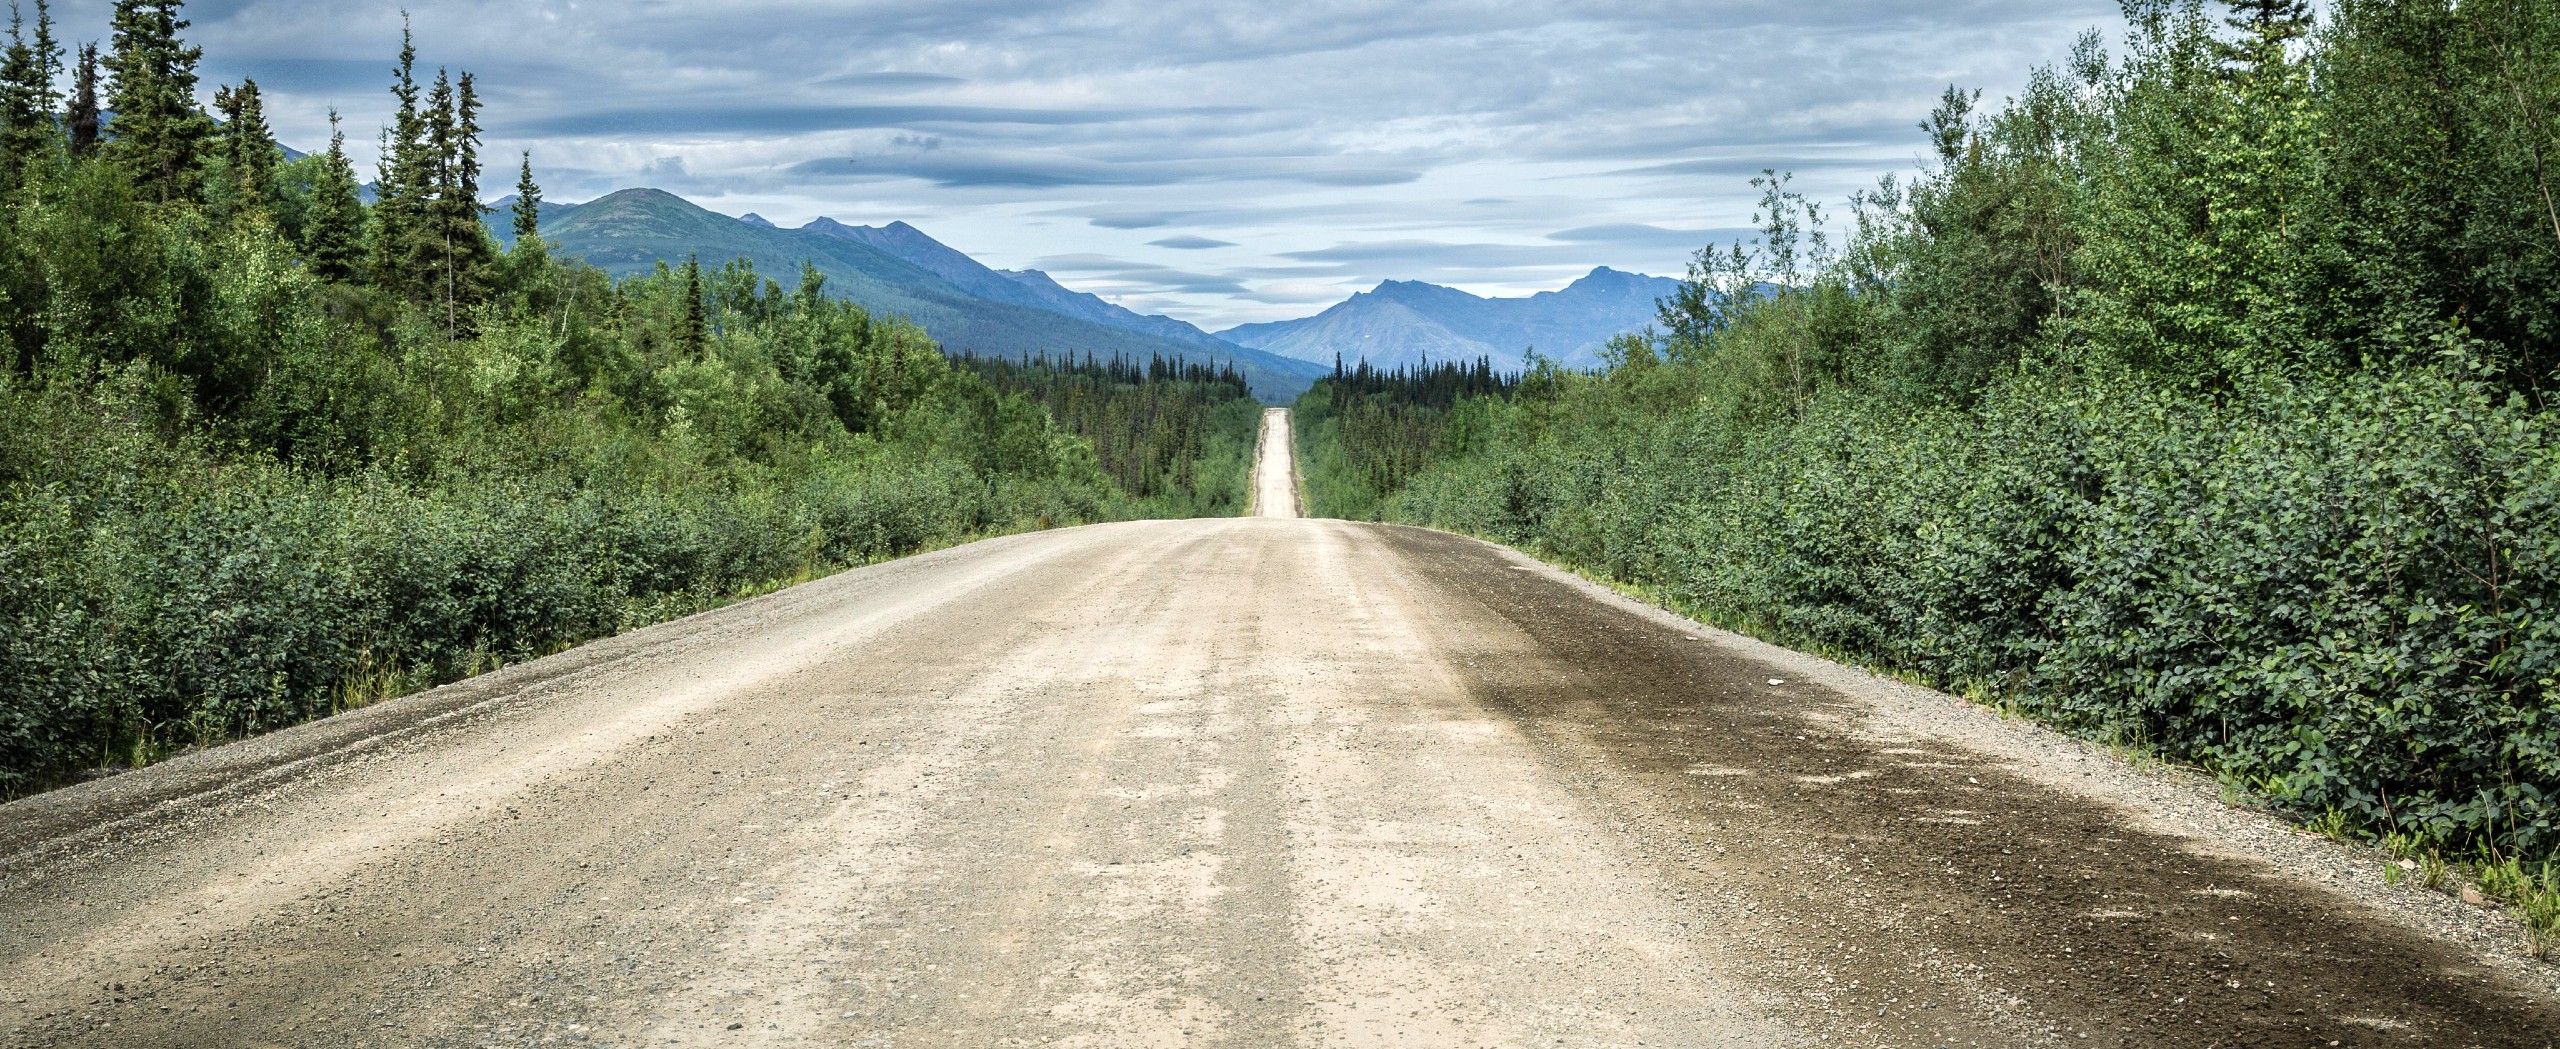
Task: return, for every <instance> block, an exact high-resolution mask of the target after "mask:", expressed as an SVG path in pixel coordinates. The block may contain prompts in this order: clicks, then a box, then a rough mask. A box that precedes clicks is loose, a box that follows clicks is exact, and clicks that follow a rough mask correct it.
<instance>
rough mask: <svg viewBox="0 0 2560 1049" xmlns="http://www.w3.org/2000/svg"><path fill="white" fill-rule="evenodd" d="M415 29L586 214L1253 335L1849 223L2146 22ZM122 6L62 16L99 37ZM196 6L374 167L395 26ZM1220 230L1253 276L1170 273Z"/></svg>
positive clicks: (390, 10)
mask: <svg viewBox="0 0 2560 1049" xmlns="http://www.w3.org/2000/svg"><path fill="white" fill-rule="evenodd" d="M403 6H405V7H406V8H407V9H408V11H409V12H410V14H411V15H412V17H413V20H414V24H415V26H416V30H417V40H418V46H419V51H420V57H421V61H422V64H423V65H424V67H425V69H426V70H428V71H429V73H430V77H431V75H432V71H433V70H434V69H436V68H438V67H450V68H452V69H454V70H456V71H459V70H462V69H470V70H472V71H474V72H475V73H477V74H478V83H479V86H480V88H481V91H482V94H483V98H484V101H485V103H486V109H485V111H484V113H483V114H482V117H483V121H484V123H486V125H487V126H488V127H489V128H490V133H489V139H488V142H487V143H486V149H485V154H486V155H488V156H493V157H494V156H507V157H512V156H513V155H514V154H515V152H516V151H517V150H519V149H530V150H532V151H533V153H534V159H535V164H536V172H537V176H538V177H540V178H542V179H543V181H544V185H545V188H546V189H547V190H549V191H550V192H551V193H552V194H553V195H554V196H557V197H559V198H560V199H582V198H592V197H595V196H598V195H601V194H603V193H605V192H609V191H611V190H613V189H618V188H623V187H627V186H632V185H638V184H643V183H645V182H657V183H659V184H662V185H666V186H667V188H670V189H674V190H677V191H679V192H683V193H685V194H686V195H687V196H689V197H692V198H694V199H696V200H697V201H701V202H703V203H706V204H714V205H717V206H718V207H719V209H720V210H724V211H728V212H733V213H735V212H745V211H755V212H757V213H760V214H764V215H768V216H776V217H777V218H778V219H780V220H790V221H797V220H801V219H805V218H807V217H810V216H814V215H818V214H828V213H834V214H841V215H854V216H859V217H860V218H861V220H863V221H865V222H872V223H877V222H883V221H888V220H891V219H904V220H907V221H910V222H912V223H914V224H916V225H917V226H919V227H921V228H924V229H926V230H927V231H929V232H931V233H932V234H933V235H934V236H936V237H937V238H940V239H943V240H945V241H947V242H950V243H953V244H954V245H956V246H963V247H965V248H967V249H970V250H973V251H975V252H977V253H979V254H981V256H982V257H983V258H984V259H985V260H986V261H988V262H989V263H991V264H995V265H1000V266H1020V265H1024V264H1027V263H1028V262H1030V261H1031V260H1034V259H1038V258H1043V257H1050V256H1062V255H1075V254H1079V253H1092V254H1105V255H1111V256H1113V257H1116V258H1119V259H1120V260H1121V262H1122V265H1120V266H1118V267H1117V268H1113V269H1108V270H1096V271H1091V274H1090V276H1089V278H1088V279H1089V280H1090V281H1092V282H1093V283H1094V286H1095V287H1096V288H1097V289H1101V290H1102V291H1103V292H1104V293H1106V294H1110V293H1112V292H1111V291H1110V289H1113V288H1123V289H1127V290H1126V293H1127V294H1130V295H1135V296H1144V297H1148V301H1150V302H1153V301H1164V302H1171V303H1179V304H1182V305H1183V308H1184V312H1185V313H1186V314H1188V315H1191V316H1195V317H1202V318H1208V319H1211V320H1222V319H1223V320H1228V321H1233V320H1241V319H1269V318H1270V316H1271V315H1272V311H1274V310H1277V309H1281V308H1283V306H1284V305H1291V306H1293V305H1294V303H1295V302H1296V301H1298V300H1291V301H1290V302H1289V303H1284V302H1283V301H1282V299H1283V298H1285V297H1286V296H1289V295H1303V294H1311V293H1312V291H1311V290H1310V289H1317V288H1325V287H1329V286H1330V285H1332V284H1336V283H1347V282H1352V281H1354V280H1355V279H1358V280H1372V279H1375V278H1383V277H1399V278H1416V279H1425V280H1435V281H1441V282H1469V281H1472V282H1475V283H1474V284H1473V285H1471V287H1470V290H1479V291H1485V292H1500V293H1504V294H1513V293H1518V292H1522V291H1528V290H1536V288H1537V287H1539V286H1541V285H1542V284H1551V283H1552V282H1553V281H1554V279H1555V278H1556V275H1557V274H1567V275H1570V274H1573V273H1578V272H1581V271H1586V270H1588V269H1589V268H1590V267H1591V266H1593V265H1600V264H1606V265H1610V266H1614V267H1618V268H1623V269H1637V270H1645V271H1649V272H1663V271H1666V270H1676V268H1677V267H1678V266H1679V265H1680V264H1681V262H1682V260H1683V259H1685V257H1686V255H1687V253H1688V252H1689V251H1690V250H1693V249H1695V248H1696V247H1699V246H1702V245H1703V244H1704V243H1708V242H1712V241H1714V240H1717V239H1729V237H1718V236H1715V234H1718V233H1730V232H1731V229H1730V228H1731V227H1735V226H1740V225H1742V224H1744V223H1746V222H1748V221H1749V216H1750V213H1751V209H1752V204H1753V203H1754V200H1755V198H1756V194H1755V193H1754V192H1753V191H1752V190H1751V189H1750V187H1749V186H1748V185H1747V180H1748V179H1749V178H1750V177H1751V176H1752V175H1755V174H1757V173H1759V171H1760V170H1762V169H1763V168H1777V169H1780V170H1788V171H1794V172H1796V173H1797V174H1798V176H1799V178H1798V181H1797V186H1798V188H1800V189H1802V190H1803V191H1805V192H1806V193H1808V194H1809V195H1813V196H1815V197H1817V198H1820V199H1825V200H1836V199H1837V198H1838V197H1839V196H1841V195H1843V194H1845V193H1846V192H1849V191H1850V190H1853V189H1855V188H1859V187H1861V186H1863V185H1866V184H1869V183H1871V182H1872V180H1873V179H1874V178H1875V177H1876V176H1877V175H1879V174H1882V173H1884V172H1886V171H1893V170H1899V169H1906V168H1909V167H1911V166H1912V165H1913V164H1914V163H1915V162H1916V161H1917V159H1918V158H1919V156H1920V154H1921V153H1922V152H1924V151H1925V149H1926V144H1925V143H1924V142H1923V141H1921V139H1920V136H1919V133H1918V132H1917V131H1916V130H1915V129H1914V128H1913V125H1914V124H1915V123H1916V122H1917V121H1918V120H1920V119H1921V117H1923V116H1924V115H1926V113H1927V112H1928V110H1929V108H1930V106H1931V105H1932V104H1934V102H1935V101H1936V99H1937V96H1938V93H1939V92H1940V91H1941V90H1943V89H1944V88H1945V87H1946V86H1947V85H1948V84H1950V83H1955V84H1960V85H1964V86H1968V87H1981V88H1984V89H1986V94H1987V95H1988V96H1989V98H1990V99H1992V100H1997V99H1999V98H2000V97H2002V96H2003V95H2005V94H2010V93H2014V92H2015V91H2016V90H2017V89H2018V87H2019V86H2020V85H2021V84H2023V83H2024V81H2025V79H2026V76H2027V73H2028V71H2029V70H2030V69H2031V68H2033V67H2034V66H2035V65H2036V64H2038V63H2051V62H2056V61H2059V60H2061V59H2062V58H2064V57H2065V56H2066V55H2067V53H2068V50H2069V47H2070V45H2071V41H2072V38H2073V37H2074V36H2076V35H2077V34H2078V33H2079V32H2080V31H2082V30H2083V29H2084V28H2086V27H2089V26H2093V25H2094V26H2101V27H2107V26H2114V25H2117V24H2119V15H2118V14H2117V5H2116V3H2115V0H2048V2H2044V3H2033V4H2028V3H2020V2H2018V0H1941V2H1937V3H1930V4H1912V3H1909V2H1907V0H1830V2H1825V3H1804V2H1802V0H1315V2H1312V3H1301V4H1281V5H1274V4H1270V3H1266V2H1260V0H1185V2H1183V3H1179V4H1166V3H1163V2H1161V0H1010V2H1007V3H1002V4H990V3H985V2H984V0H899V2H897V3H861V4H846V3H840V2H831V0H691V2H687V3H664V2H652V3H634V4H596V3H579V2H576V0H407V3H406V4H405V5H403ZM110 7H111V0H58V2H57V3H56V4H55V5H54V8H53V9H54V12H55V15H56V17H57V18H58V19H59V20H60V22H61V23H62V26H61V35H62V36H63V37H64V38H65V39H69V40H90V39H102V38H104V37H105V36H106V23H107V16H108V14H109V9H110ZM187 14H188V15H189V17H191V18H193V19H194V20H195V26H194V28H193V29H191V30H190V31H189V40H190V42H191V43H195V44H198V45H201V46H203V47H204V49H205V59H204V66H203V73H204V76H205V80H206V84H207V93H208V94H210V88H211V85H213V84H217V83H236V82H237V81H238V80H239V78H241V77H243V76H254V77H256V78H257V79H258V81H259V84H260V86H261V87H262V88H264V89H266V92H267V106H268V115H269V119H270V120H271V121H272V122H273V123H274V124H275V126H276V129H277V132H278V134H279V136H280V137H281V138H282V139H283V140H284V141H286V142H288V143H293V144H295V145H297V147H298V148H304V149H315V148H318V147H319V146H321V145H322V144H324V143H325V142H326V141H327V135H328V125H327V114H328V111H329V109H330V108H331V107H335V108H337V109H339V110H341V111H342V112H343V113H344V114H345V115H346V117H347V132H348V139H349V146H350V148H351V149H353V150H354V151H356V152H357V154H358V156H357V158H356V159H357V162H358V164H359V166H361V167H367V168H369V167H370V164H371V156H370V150H371V148H372V145H373V137H374V136H373V134H372V132H373V130H374V129H375V128H377V127H380V126H381V125H382V124H383V123H384V122H385V121H386V120H387V119H388V117H389V116H390V113H389V109H390V105H391V99H390V96H389V94H388V92H387V91H386V90H385V89H386V88H387V87H388V86H389V83H390V72H391V66H392V62H393V59H394V58H395V56H396V53H397V51H398V48H399V41H400V26H401V15H400V10H399V7H398V6H393V5H379V6H371V5H347V4H340V3H324V2H322V0H228V2H221V3H216V2H212V0H199V2H198V3H196V4H191V5H189V8H188V11H187ZM670 159H673V160H675V161H676V162H677V163H678V164H680V167H676V168H668V167H663V166H662V165H664V164H665V163H666V162H667V161H669V160H670ZM1168 227H1171V228H1176V229H1180V230H1182V231H1184V232H1183V235H1181V236H1165V235H1161V234H1152V235H1151V234H1148V233H1146V232H1144V231H1149V230H1167V228H1168ZM1167 232H1170V230H1167ZM1195 240H1196V241H1211V240H1218V241H1224V242H1227V243H1225V244H1222V245H1220V246H1219V247H1220V248H1221V251H1220V253H1219V254H1218V255H1217V256H1215V257H1216V258H1218V259H1219V260H1220V261H1222V262H1226V261H1233V262H1236V263H1239V265H1238V266H1236V267H1234V268H1223V269H1221V270H1219V271H1218V272H1212V273H1200V272H1195V271H1194V270H1192V269H1187V268H1184V267H1183V266H1181V265H1178V264H1176V263H1177V260H1180V261H1189V260H1196V259H1197V258H1200V257H1201V256H1197V255H1191V256H1185V255H1183V254H1182V253H1185V252H1194V251H1199V250H1201V247H1202V245H1199V244H1197V243H1195ZM1241 245H1252V246H1253V249H1252V250H1254V251H1257V252H1261V253H1263V254H1264V255H1265V258H1263V259H1262V260H1260V261H1256V260H1254V259H1252V258H1246V257H1237V256H1238V255H1239V254H1241V253H1242V252H1243V251H1244V250H1245V249H1242V248H1241ZM1308 269H1321V270H1322V271H1323V272H1320V273H1307V272H1304V271H1305V270H1308ZM1260 271H1270V272H1268V273H1265V272H1260ZM1279 271H1297V272H1295V273H1294V275H1284V274H1283V273H1281V272H1279ZM1329 277H1330V278H1331V279H1328V278H1329ZM1150 281H1163V282H1166V283H1165V284H1164V285H1163V288H1166V289H1184V290H1148V289H1151V288H1156V287H1157V286H1156V285H1154V284H1150V283H1149V282H1150ZM1115 282H1116V283H1115ZM1282 283H1286V284H1288V285H1289V286H1290V288H1291V289H1292V290H1290V291H1287V292H1285V293H1283V292H1275V291H1274V290H1273V288H1274V287H1275V286H1277V285H1278V284H1282ZM1237 287H1241V288H1242V289H1243V290H1242V291H1240V292H1239V291H1236V290H1234V289H1235V288H1237ZM1219 289H1227V290H1219ZM1159 296H1160V297H1161V299H1159V298H1156V297H1159ZM1308 301H1312V300H1308Z"/></svg>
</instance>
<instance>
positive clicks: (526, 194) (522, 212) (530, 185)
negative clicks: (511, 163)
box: [516, 150, 542, 244]
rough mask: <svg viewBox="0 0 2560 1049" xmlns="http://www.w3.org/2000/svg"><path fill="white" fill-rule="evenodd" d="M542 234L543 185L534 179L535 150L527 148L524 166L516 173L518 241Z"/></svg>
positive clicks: (521, 241) (535, 237)
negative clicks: (536, 182) (536, 183)
mask: <svg viewBox="0 0 2560 1049" xmlns="http://www.w3.org/2000/svg"><path fill="white" fill-rule="evenodd" d="M541 236H542V187H541V186H538V185H535V184H534V181H533V151H532V150H526V151H525V154H524V166H523V168H522V169H520V170H519V171H518V172H517V173H516V242H517V243H519V244H521V243H523V242H525V241H527V240H533V239H538V238H540V237H541Z"/></svg>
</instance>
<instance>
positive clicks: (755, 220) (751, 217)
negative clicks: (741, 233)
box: [738, 211, 773, 229]
mask: <svg viewBox="0 0 2560 1049" xmlns="http://www.w3.org/2000/svg"><path fill="white" fill-rule="evenodd" d="M738 221H740V222H744V223H746V224H747V225H750V226H762V227H764V228H766V229H772V228H773V223H771V222H768V221H766V220H765V217H764V216H762V215H758V214H756V213H755V212H752V211H750V212H748V213H746V214H744V215H740V216H738Z"/></svg>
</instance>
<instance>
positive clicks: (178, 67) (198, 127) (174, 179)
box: [105, 0, 214, 204]
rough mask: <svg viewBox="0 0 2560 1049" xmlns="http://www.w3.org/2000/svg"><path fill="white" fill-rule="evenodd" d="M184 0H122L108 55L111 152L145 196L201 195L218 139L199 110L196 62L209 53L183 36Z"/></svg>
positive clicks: (176, 198) (165, 199) (161, 199)
mask: <svg viewBox="0 0 2560 1049" xmlns="http://www.w3.org/2000/svg"><path fill="white" fill-rule="evenodd" d="M184 6H186V5H185V2H184V0H116V5H115V14H114V16H113V21H112V22H111V23H110V27H109V28H110V30H111V31H112V32H113V34H114V38H113V46H112V48H111V49H110V50H109V52H108V54H107V58H106V63H105V64H106V68H107V72H108V73H109V74H110V75H111V76H112V78H113V82H112V86H111V88H110V89H109V91H108V93H107V107H106V108H107V109H108V110H109V111H110V112H112V113H114V114H115V126H114V128H113V135H114V137H113V138H112V140H111V141H110V142H109V143H108V146H109V152H110V153H111V154H112V155H113V156H114V157H115V158H116V159H117V160H118V161H120V162H121V163H122V164H123V165H124V168H125V170H126V171H127V172H129V173H130V174H131V175H132V177H133V181H134V184H135V186H136V187H138V188H139V189H140V190H141V194H142V196H143V198H144V199H146V200H151V201H155V202H158V203H164V204H166V203H179V202H191V201H194V200H197V199H199V198H200V196H201V190H202V185H201V183H200V182H199V181H198V175H199V172H198V170H197V169H198V167H199V166H200V165H202V164H203V163H204V159H205V156H204V147H205V143H206V141H207V140H209V139H211V138H212V137H213V133H214V127H213V118H211V117H209V116H206V115H205V113H204V111H203V110H201V109H198V108H196V63H197V62H198V61H200V60H202V59H203V58H204V49H202V48H198V47H190V46H188V45H187V44H186V43H185V42H184V41H183V40H181V39H179V37H178V34H179V32H180V31H182V30H184V29H186V28H187V22H186V20H185V19H182V18H179V17H178V9H179V8H181V7H184Z"/></svg>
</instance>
